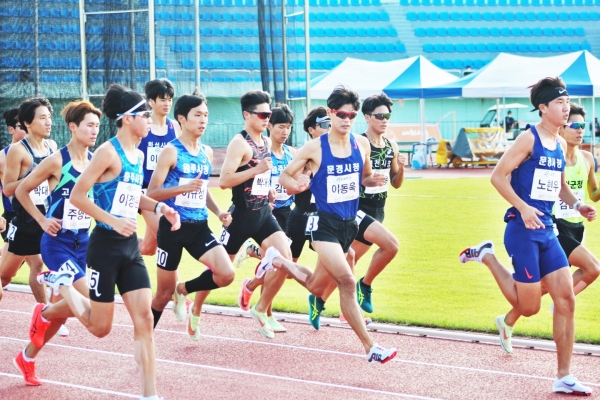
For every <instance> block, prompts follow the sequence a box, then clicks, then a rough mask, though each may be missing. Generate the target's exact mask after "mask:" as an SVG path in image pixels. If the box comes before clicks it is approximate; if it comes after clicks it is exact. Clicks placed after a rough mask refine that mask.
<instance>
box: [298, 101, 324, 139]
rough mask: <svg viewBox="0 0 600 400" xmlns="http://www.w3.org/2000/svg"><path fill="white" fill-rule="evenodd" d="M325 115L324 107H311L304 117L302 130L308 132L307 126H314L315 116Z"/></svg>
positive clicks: (315, 124)
mask: <svg viewBox="0 0 600 400" xmlns="http://www.w3.org/2000/svg"><path fill="white" fill-rule="evenodd" d="M326 116H327V109H325V107H317V108H314V109H312V110H311V111H310V112H309V113H308V115H307V116H306V118H304V122H303V123H302V124H303V127H304V132H306V133H308V128H314V127H315V126H317V118H323V117H326Z"/></svg>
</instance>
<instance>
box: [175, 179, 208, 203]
mask: <svg viewBox="0 0 600 400" xmlns="http://www.w3.org/2000/svg"><path fill="white" fill-rule="evenodd" d="M191 180H192V179H190V178H179V186H181V185H187V184H188V183H189V182H190V181H191ZM207 190H208V179H202V187H201V188H200V190H197V191H195V192H189V193H183V194H180V195H178V196H177V197H175V205H176V206H181V207H189V208H204V207H206V191H207Z"/></svg>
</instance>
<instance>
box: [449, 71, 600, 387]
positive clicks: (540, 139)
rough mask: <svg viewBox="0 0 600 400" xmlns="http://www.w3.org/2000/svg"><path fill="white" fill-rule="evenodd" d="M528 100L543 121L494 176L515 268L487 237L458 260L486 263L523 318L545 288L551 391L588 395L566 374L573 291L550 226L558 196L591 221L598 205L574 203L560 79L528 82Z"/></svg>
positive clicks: (519, 142) (508, 154) (572, 327)
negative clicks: (550, 308) (553, 360)
mask: <svg viewBox="0 0 600 400" xmlns="http://www.w3.org/2000/svg"><path fill="white" fill-rule="evenodd" d="M530 99H531V104H533V106H534V110H538V111H539V115H540V117H541V121H540V123H538V124H537V125H536V126H532V127H531V128H530V129H529V130H527V131H525V132H524V133H522V134H521V135H519V136H518V137H517V139H516V140H515V142H514V143H513V145H512V146H511V147H510V148H509V149H508V150H507V151H506V153H505V154H504V155H503V156H502V158H501V159H500V161H499V162H498V165H497V166H496V168H494V171H493V173H492V178H491V181H492V184H493V185H494V187H495V188H496V190H498V192H499V193H500V194H501V195H502V197H504V198H505V199H506V200H507V201H508V202H509V203H510V204H511V205H512V207H510V208H509V209H508V211H507V212H506V215H505V217H504V220H505V221H506V222H507V224H506V231H505V234H504V245H505V247H506V251H507V252H508V255H509V256H510V257H511V258H512V264H513V268H514V271H515V272H514V274H512V275H511V273H510V271H509V270H508V269H506V268H505V267H504V266H503V265H502V264H500V263H499V262H498V261H497V259H496V258H495V257H494V246H493V244H492V242H491V241H485V242H483V243H481V244H479V245H477V246H474V247H470V248H467V249H465V250H464V251H463V252H462V253H461V254H460V256H459V259H460V261H461V262H467V261H477V262H481V263H484V264H485V265H486V266H487V267H488V268H489V269H490V271H491V273H492V275H493V276H494V278H495V280H496V282H497V283H498V286H499V287H500V290H501V291H502V294H503V295H504V297H505V298H506V299H507V300H508V302H509V303H510V304H511V305H512V306H513V308H514V310H515V311H516V312H517V313H518V314H520V315H523V316H526V317H529V316H532V315H535V314H537V313H538V312H539V310H540V306H541V298H542V294H543V293H544V290H547V291H548V293H549V294H550V296H551V297H552V300H553V301H554V317H553V319H554V322H553V337H554V341H555V343H556V355H557V361H558V369H557V375H556V377H557V379H556V380H555V381H554V385H553V391H554V392H561V393H574V394H583V395H589V394H590V393H591V392H592V391H591V389H590V388H588V387H586V386H584V385H582V384H581V383H580V382H578V381H577V379H576V378H575V377H573V376H572V375H571V374H570V369H571V358H572V355H573V342H574V338H575V321H574V312H575V295H574V293H573V278H572V277H571V273H570V269H569V261H568V260H567V256H566V255H565V252H564V250H563V249H562V247H561V245H560V243H559V240H558V238H557V237H556V234H555V233H554V229H553V226H552V225H553V224H552V208H553V206H554V204H555V202H556V201H557V200H559V199H560V200H561V201H563V202H564V203H565V204H566V205H568V206H569V207H571V208H572V209H573V210H575V211H577V212H578V213H579V214H581V215H582V216H583V217H584V218H586V219H587V220H588V221H593V220H594V219H595V218H596V210H595V209H594V207H591V206H588V205H585V204H583V203H582V201H581V200H578V199H577V197H576V196H575V194H574V193H573V191H572V190H571V188H570V186H569V184H568V183H567V182H566V180H565V173H564V170H565V167H566V162H565V153H566V152H567V144H566V142H565V140H564V139H563V138H562V137H560V136H559V132H560V128H561V127H563V126H564V125H565V124H567V122H568V120H569V111H570V106H569V94H568V93H567V88H566V86H565V84H564V82H563V81H562V79H561V78H544V79H542V80H540V81H539V82H537V83H536V84H535V85H533V86H531V95H530ZM508 177H510V178H508ZM499 328H501V326H499Z"/></svg>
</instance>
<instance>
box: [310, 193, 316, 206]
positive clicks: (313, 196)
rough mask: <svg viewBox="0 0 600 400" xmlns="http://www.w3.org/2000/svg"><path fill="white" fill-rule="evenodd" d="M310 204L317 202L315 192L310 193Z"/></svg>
mask: <svg viewBox="0 0 600 400" xmlns="http://www.w3.org/2000/svg"><path fill="white" fill-rule="evenodd" d="M310 204H315V195H314V194H311V195H310Z"/></svg>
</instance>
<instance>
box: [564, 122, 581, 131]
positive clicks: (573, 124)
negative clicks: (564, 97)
mask: <svg viewBox="0 0 600 400" xmlns="http://www.w3.org/2000/svg"><path fill="white" fill-rule="evenodd" d="M567 126H568V127H569V128H571V129H581V130H585V122H571V123H570V124H567V125H565V127H567Z"/></svg>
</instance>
